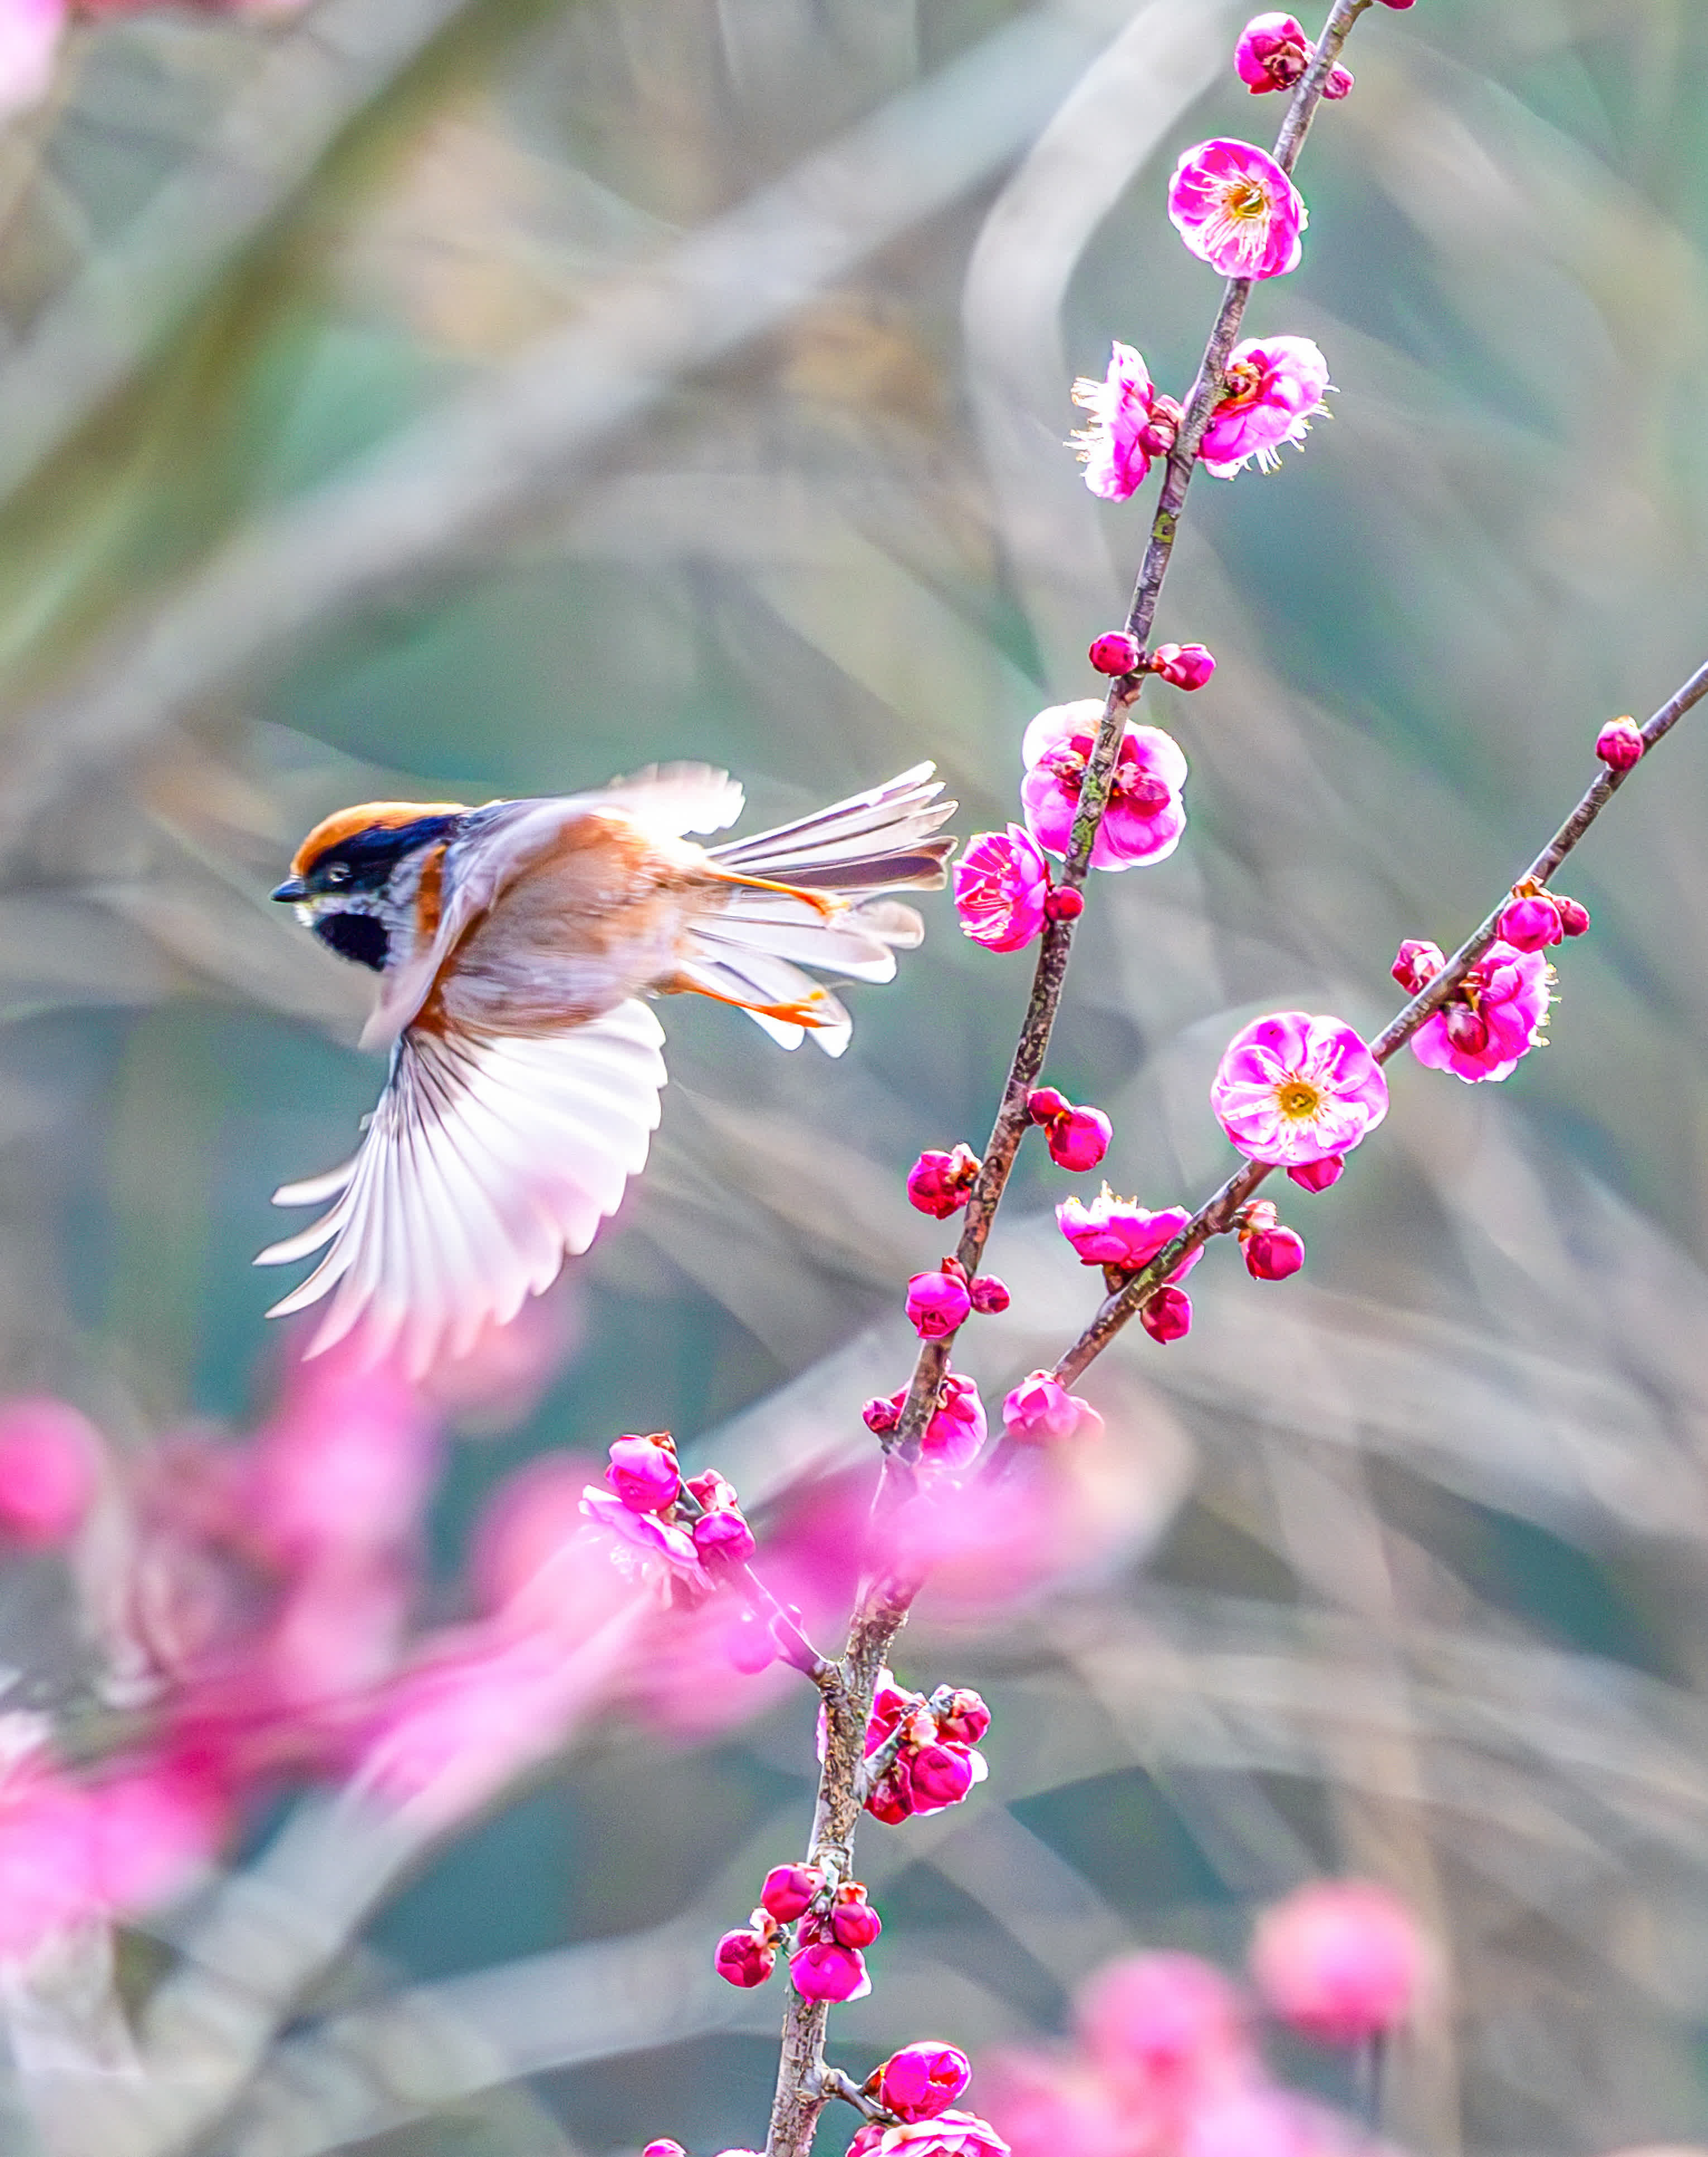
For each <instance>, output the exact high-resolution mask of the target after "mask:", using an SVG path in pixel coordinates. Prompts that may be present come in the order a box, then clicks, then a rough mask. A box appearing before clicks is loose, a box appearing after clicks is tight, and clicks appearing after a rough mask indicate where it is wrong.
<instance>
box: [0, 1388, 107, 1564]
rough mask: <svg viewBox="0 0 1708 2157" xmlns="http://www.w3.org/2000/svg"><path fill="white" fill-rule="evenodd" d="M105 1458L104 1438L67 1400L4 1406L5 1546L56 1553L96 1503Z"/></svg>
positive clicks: (0, 1451)
mask: <svg viewBox="0 0 1708 2157" xmlns="http://www.w3.org/2000/svg"><path fill="white" fill-rule="evenodd" d="M100 1455H101V1441H100V1433H99V1432H98V1431H97V1430H96V1429H95V1426H94V1424H93V1423H90V1420H89V1418H87V1417H86V1416H84V1415H80V1413H78V1411H77V1410H76V1409H75V1408H73V1407H72V1406H71V1405H70V1403H69V1402H67V1401H57V1400H53V1399H50V1398H47V1397H46V1396H41V1397H38V1398H29V1399H24V1400H16V1401H8V1402H7V1403H5V1405H4V1406H3V1407H0V1542H9V1543H12V1544H14V1545H21V1546H22V1547H23V1548H24V1549H26V1550H51V1549H52V1548H53V1547H54V1546H55V1545H56V1544H59V1543H63V1542H65V1541H66V1540H67V1539H68V1538H69V1537H71V1536H73V1535H75V1533H76V1532H77V1530H78V1529H79V1528H80V1526H82V1525H83V1520H84V1516H85V1514H86V1513H87V1512H88V1511H89V1508H90V1505H91V1504H92V1503H93V1501H94V1498H95V1483H96V1480H97V1476H98V1474H99V1465H100Z"/></svg>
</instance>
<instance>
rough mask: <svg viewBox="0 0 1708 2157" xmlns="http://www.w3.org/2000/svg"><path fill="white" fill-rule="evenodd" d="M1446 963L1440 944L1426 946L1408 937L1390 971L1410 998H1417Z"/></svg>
mask: <svg viewBox="0 0 1708 2157" xmlns="http://www.w3.org/2000/svg"><path fill="white" fill-rule="evenodd" d="M1446 963H1447V961H1446V960H1444V959H1443V957H1442V955H1441V947H1440V945H1438V944H1426V943H1422V942H1420V941H1419V940H1418V939H1417V937H1415V936H1408V937H1407V939H1406V940H1405V942H1404V943H1403V944H1402V945H1401V946H1400V950H1399V956H1398V957H1397V959H1396V960H1394V963H1393V965H1392V966H1390V967H1389V969H1388V971H1389V972H1390V973H1391V974H1392V976H1393V977H1394V979H1395V980H1396V981H1397V982H1398V983H1399V985H1400V986H1401V987H1402V989H1403V990H1404V991H1405V992H1406V994H1407V996H1416V995H1417V993H1418V991H1420V990H1421V989H1423V988H1426V987H1427V986H1428V984H1429V983H1430V982H1431V981H1433V980H1434V979H1435V976H1437V975H1438V973H1439V972H1440V971H1441V970H1442V968H1443V966H1444V965H1446Z"/></svg>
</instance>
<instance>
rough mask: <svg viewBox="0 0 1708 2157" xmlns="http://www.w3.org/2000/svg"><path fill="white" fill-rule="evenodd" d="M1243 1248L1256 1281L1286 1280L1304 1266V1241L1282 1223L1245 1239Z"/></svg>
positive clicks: (1256, 1231) (1292, 1229) (1258, 1231)
mask: <svg viewBox="0 0 1708 2157" xmlns="http://www.w3.org/2000/svg"><path fill="white" fill-rule="evenodd" d="M1240 1248H1241V1249H1242V1252H1243V1254H1244V1256H1245V1263H1246V1271H1247V1272H1248V1274H1250V1275H1251V1277H1252V1279H1253V1280H1287V1279H1289V1278H1290V1277H1291V1276H1292V1275H1293V1274H1296V1273H1297V1272H1298V1271H1299V1268H1300V1267H1301V1266H1302V1265H1303V1264H1304V1237H1303V1236H1301V1235H1300V1234H1299V1231H1298V1230H1297V1229H1296V1228H1287V1227H1285V1226H1284V1225H1283V1224H1281V1223H1272V1225H1271V1226H1270V1227H1268V1228H1258V1229H1256V1230H1254V1231H1253V1233H1252V1234H1251V1235H1249V1236H1242V1238H1240Z"/></svg>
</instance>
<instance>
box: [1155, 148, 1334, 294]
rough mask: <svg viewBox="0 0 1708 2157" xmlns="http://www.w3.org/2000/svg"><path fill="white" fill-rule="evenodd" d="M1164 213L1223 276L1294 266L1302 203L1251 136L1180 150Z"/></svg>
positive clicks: (1274, 272) (1268, 273)
mask: <svg viewBox="0 0 1708 2157" xmlns="http://www.w3.org/2000/svg"><path fill="white" fill-rule="evenodd" d="M1168 214H1169V221H1170V224H1173V226H1174V228H1175V229H1176V231H1177V232H1178V233H1179V234H1180V236H1181V239H1183V240H1185V242H1186V245H1187V246H1188V247H1189V248H1190V249H1191V251H1192V253H1193V254H1194V255H1198V256H1200V257H1201V259H1202V260H1204V261H1206V262H1207V263H1208V264H1209V265H1210V266H1211V268H1212V270H1217V272H1219V274H1220V275H1222V276H1224V277H1279V276H1283V275H1285V273H1286V272H1287V271H1288V270H1293V269H1296V268H1297V267H1298V264H1299V255H1300V254H1301V252H1302V251H1303V241H1302V240H1301V239H1300V234H1302V233H1303V232H1304V228H1305V224H1306V222H1307V220H1306V217H1305V210H1304V203H1303V202H1302V201H1301V200H1300V199H1299V190H1298V189H1297V188H1295V187H1294V184H1293V183H1292V181H1291V180H1289V178H1288V177H1287V175H1286V173H1285V172H1283V171H1282V169H1281V167H1279V166H1278V164H1277V163H1276V162H1275V160H1274V159H1273V157H1271V156H1270V155H1269V153H1268V151H1267V150H1260V149H1258V147H1257V146H1256V144H1255V143H1253V142H1228V141H1226V140H1222V139H1218V140H1217V141H1215V142H1198V143H1195V144H1194V145H1193V147H1191V149H1190V150H1187V151H1186V152H1183V153H1182V155H1181V161H1180V162H1179V164H1178V165H1176V167H1175V175H1174V178H1173V179H1172V180H1171V181H1170V183H1169V190H1168Z"/></svg>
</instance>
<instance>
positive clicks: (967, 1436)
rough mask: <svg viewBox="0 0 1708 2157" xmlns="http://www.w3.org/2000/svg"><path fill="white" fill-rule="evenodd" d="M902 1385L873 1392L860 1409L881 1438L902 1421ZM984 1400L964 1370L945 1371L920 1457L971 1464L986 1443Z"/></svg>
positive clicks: (939, 1463) (948, 1465) (949, 1464)
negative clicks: (884, 1391) (897, 1388)
mask: <svg viewBox="0 0 1708 2157" xmlns="http://www.w3.org/2000/svg"><path fill="white" fill-rule="evenodd" d="M907 1398H908V1389H907V1387H905V1386H903V1387H902V1388H901V1389H900V1391H899V1392H898V1393H877V1394H874V1395H873V1397H872V1399H871V1400H869V1401H868V1402H867V1403H866V1406H865V1407H864V1408H862V1410H861V1416H862V1420H863V1421H864V1423H865V1424H866V1428H867V1429H868V1430H871V1431H876V1432H877V1434H878V1436H879V1437H880V1438H882V1437H884V1436H886V1435H887V1434H888V1433H889V1432H891V1431H893V1429H895V1428H896V1426H897V1425H898V1423H900V1422H901V1419H902V1410H903V1407H904V1406H905V1405H906V1403H907ZM985 1429H986V1423H985V1403H984V1402H983V1401H982V1400H980V1398H979V1389H978V1387H976V1386H975V1384H974V1383H973V1381H972V1380H971V1379H970V1377H968V1376H967V1375H966V1373H965V1372H964V1371H945V1372H944V1374H943V1378H942V1382H941V1383H940V1384H939V1387H938V1389H937V1405H936V1407H935V1408H934V1409H933V1410H932V1411H931V1415H930V1418H929V1420H928V1422H927V1423H926V1425H925V1428H924V1430H923V1432H922V1433H921V1434H920V1439H919V1458H920V1459H921V1460H922V1461H924V1462H927V1463H929V1465H930V1466H932V1467H934V1468H945V1469H948V1470H951V1471H954V1470H958V1469H962V1468H966V1467H970V1465H972V1463H973V1462H974V1461H975V1460H976V1459H977V1458H978V1456H979V1454H980V1451H981V1450H982V1449H983V1446H984V1444H985Z"/></svg>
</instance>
